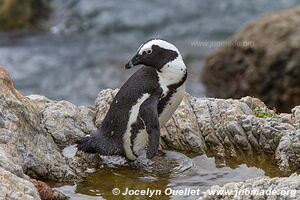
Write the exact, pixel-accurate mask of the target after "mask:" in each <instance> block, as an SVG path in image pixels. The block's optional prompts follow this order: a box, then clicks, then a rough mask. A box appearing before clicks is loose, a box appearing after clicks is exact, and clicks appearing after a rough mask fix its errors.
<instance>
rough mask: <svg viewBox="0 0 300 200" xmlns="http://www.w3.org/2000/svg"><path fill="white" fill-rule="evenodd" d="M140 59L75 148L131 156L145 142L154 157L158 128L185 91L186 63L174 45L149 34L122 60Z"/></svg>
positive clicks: (102, 153)
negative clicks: (97, 124) (93, 128)
mask: <svg viewBox="0 0 300 200" xmlns="http://www.w3.org/2000/svg"><path fill="white" fill-rule="evenodd" d="M136 65H144V66H143V67H141V68H140V69H139V70H138V71H136V72H135V73H134V74H133V75H132V76H131V77H130V78H129V79H128V80H127V81H126V82H125V84H124V85H123V86H122V87H121V88H120V90H119V92H118V93H117V95H116V97H115V98H114V100H113V102H112V104H111V106H110V109H109V111H108V113H107V114H106V116H105V118H104V120H103V122H102V124H101V126H100V127H99V129H98V130H97V132H96V133H94V134H92V135H91V136H89V137H85V138H83V139H82V140H80V141H78V146H77V147H78V149H79V150H81V151H84V152H87V153H99V154H101V155H120V156H125V157H126V158H127V159H129V160H131V161H133V160H135V159H136V158H137V157H138V155H140V154H141V152H142V151H143V150H144V149H146V148H147V150H146V153H147V154H146V155H147V158H149V159H150V158H153V157H154V156H155V155H156V153H157V151H158V147H159V139H160V128H161V127H163V126H164V125H165V123H166V122H167V121H168V120H169V119H170V118H171V116H172V115H173V113H174V112H175V110H176V109H177V107H178V106H179V104H180V102H181V101H182V99H183V97H184V93H185V81H186V78H187V69H186V66H185V64H184V62H183V60H182V57H181V55H180V53H179V51H178V49H177V48H176V47H175V46H174V45H172V44H170V43H169V42H167V41H164V40H161V39H152V40H149V41H147V42H145V43H144V44H142V45H141V46H140V48H139V49H138V51H137V54H136V55H135V56H134V57H133V58H132V59H131V60H130V61H129V62H128V63H127V64H126V66H125V68H126V69H129V68H132V67H133V66H136Z"/></svg>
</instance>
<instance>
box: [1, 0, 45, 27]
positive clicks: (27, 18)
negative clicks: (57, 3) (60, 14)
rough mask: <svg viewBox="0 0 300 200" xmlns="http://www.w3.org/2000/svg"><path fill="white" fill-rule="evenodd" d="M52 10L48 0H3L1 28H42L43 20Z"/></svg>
mask: <svg viewBox="0 0 300 200" xmlns="http://www.w3.org/2000/svg"><path fill="white" fill-rule="evenodd" d="M49 12H50V5H49V1H48V0H26V1H23V0H2V1H0V30H2V31H10V30H15V29H20V28H33V27H34V28H42V26H41V23H40V22H41V21H42V20H45V19H47V17H48V15H49Z"/></svg>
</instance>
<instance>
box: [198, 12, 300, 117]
mask: <svg viewBox="0 0 300 200" xmlns="http://www.w3.org/2000/svg"><path fill="white" fill-rule="evenodd" d="M299 25H300V7H297V8H294V9H290V10H286V11H280V12H276V13H273V14H269V15H266V16H264V17H262V18H261V19H259V20H257V21H255V22H252V23H250V24H248V25H246V27H244V28H243V29H242V30H241V31H239V32H238V33H236V34H235V35H233V36H232V37H231V38H230V39H229V40H228V42H232V43H234V42H236V43H240V45H231V46H222V47H220V48H219V49H217V50H216V51H215V52H214V53H212V54H211V55H210V56H209V57H208V59H207V61H206V64H205V66H204V70H203V71H202V79H203V82H204V83H205V84H206V86H207V88H208V89H207V91H208V92H209V95H211V96H214V97H220V98H230V97H233V98H241V97H243V96H247V95H250V96H255V97H258V98H260V99H261V100H262V101H263V102H265V103H266V104H267V105H268V107H269V108H273V107H275V108H276V109H277V110H279V111H281V112H283V111H284V112H290V109H291V108H293V107H294V106H296V105H299V104H300V89H299V84H300V79H299V78H298V77H299V75H300V67H299V64H300V60H299V58H300V46H299V42H300V37H299V35H300V29H299Z"/></svg>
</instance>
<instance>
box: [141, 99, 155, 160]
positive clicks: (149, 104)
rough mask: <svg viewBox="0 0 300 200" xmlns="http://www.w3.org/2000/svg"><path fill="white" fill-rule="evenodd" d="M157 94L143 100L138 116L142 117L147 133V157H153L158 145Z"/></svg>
mask: <svg viewBox="0 0 300 200" xmlns="http://www.w3.org/2000/svg"><path fill="white" fill-rule="evenodd" d="M158 101H159V95H152V96H150V97H149V98H148V99H147V100H145V101H144V102H143V104H142V105H141V107H140V112H139V116H140V117H141V118H142V120H143V122H144V124H145V126H146V131H147V133H148V138H149V143H148V148H147V158H153V157H154V156H155V154H156V153H157V151H158V146H159V137H160V131H159V120H158V111H157V105H158Z"/></svg>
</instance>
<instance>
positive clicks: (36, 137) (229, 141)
mask: <svg viewBox="0 0 300 200" xmlns="http://www.w3.org/2000/svg"><path fill="white" fill-rule="evenodd" d="M117 91H118V90H111V89H106V90H103V91H101V92H100V93H99V95H98V98H97V99H96V105H95V108H94V107H91V106H76V105H74V104H72V103H70V102H66V101H53V100H50V99H48V98H46V97H43V96H39V95H30V96H28V97H24V96H23V95H21V94H20V93H19V92H18V91H17V90H16V89H15V88H14V86H13V83H12V80H11V78H10V76H9V74H8V73H7V72H6V71H5V69H4V68H1V67H0V133H1V134H0V168H3V170H4V171H5V170H6V171H5V173H10V174H13V175H14V176H17V177H18V178H20V179H22V180H24V181H29V180H31V179H30V177H31V178H35V179H40V178H42V179H47V180H54V181H61V182H72V183H74V182H76V181H79V180H81V179H82V178H83V177H84V176H85V170H86V169H87V168H88V167H97V164H99V163H100V161H99V157H98V155H96V154H95V155H92V154H85V153H82V152H77V153H76V149H75V152H74V153H68V152H67V149H68V148H70V147H72V146H69V145H73V144H74V143H75V142H76V140H77V139H80V138H82V137H84V136H85V135H87V134H91V133H93V131H95V130H96V127H97V126H99V125H100V124H101V122H102V120H103V118H104V116H105V114H106V112H107V110H108V109H109V106H110V104H111V103H112V100H113V98H114V96H115V94H116V93H117ZM299 124H300V123H299V106H297V107H295V108H294V109H293V111H292V113H290V114H289V113H286V114H284V115H277V114H276V113H274V111H272V110H269V109H268V108H267V107H266V105H265V104H264V103H263V102H262V101H260V100H259V99H256V98H252V97H244V98H242V99H240V100H233V99H226V100H225V99H213V98H196V97H192V96H190V95H188V94H186V96H185V98H184V100H183V101H182V103H181V104H180V106H179V108H178V109H177V110H176V112H175V113H174V115H173V116H172V118H171V119H170V120H169V121H168V122H167V123H166V126H165V127H164V128H162V130H161V147H162V148H172V149H177V150H183V151H187V152H191V151H192V152H194V153H196V154H199V155H201V154H209V155H211V156H215V157H216V158H220V159H225V160H232V159H233V160H237V161H239V163H249V162H251V161H252V163H253V160H257V159H260V162H262V160H265V161H264V162H266V163H267V162H270V160H271V159H274V160H276V162H277V164H278V168H279V169H280V170H281V172H282V173H283V174H285V175H289V174H291V173H293V172H295V171H297V170H298V169H299V167H300V160H299V158H300V125H299ZM66 147H67V148H66ZM261 155H265V156H261ZM229 163H230V162H229ZM282 180H283V181H284V179H282ZM34 183H35V185H36V187H37V188H38V189H39V192H40V194H41V195H40V196H41V197H42V196H47V195H48V196H47V197H49V196H51V195H53V194H54V193H55V191H52V190H50V188H49V187H48V186H47V185H45V184H43V183H42V182H38V181H37V182H34ZM0 186H1V185H0ZM0 190H1V188H0ZM43 198H44V197H43ZM46 199H47V198H46Z"/></svg>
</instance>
